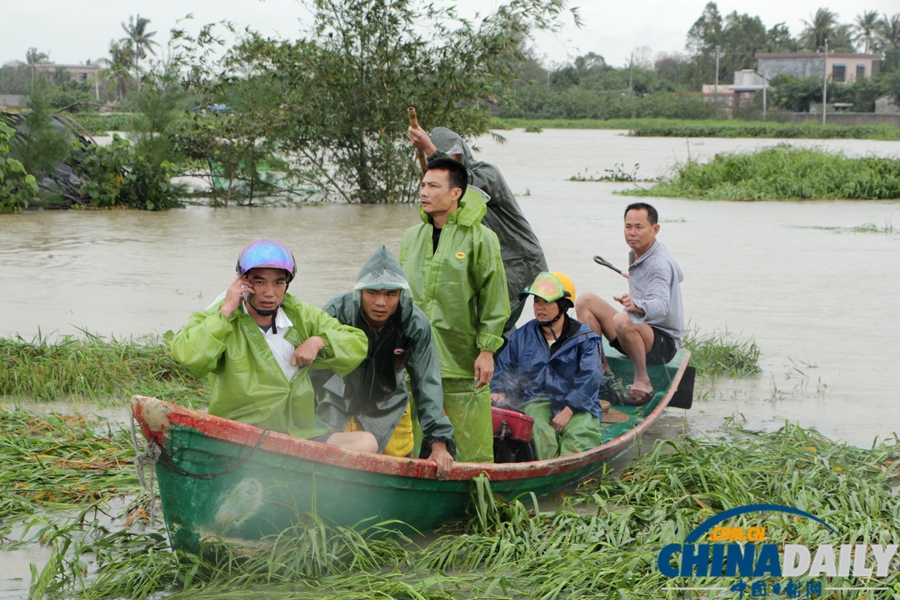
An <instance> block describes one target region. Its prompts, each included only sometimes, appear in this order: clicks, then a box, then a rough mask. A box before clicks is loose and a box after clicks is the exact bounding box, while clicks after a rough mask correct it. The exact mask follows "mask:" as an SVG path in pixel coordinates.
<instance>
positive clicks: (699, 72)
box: [498, 2, 900, 119]
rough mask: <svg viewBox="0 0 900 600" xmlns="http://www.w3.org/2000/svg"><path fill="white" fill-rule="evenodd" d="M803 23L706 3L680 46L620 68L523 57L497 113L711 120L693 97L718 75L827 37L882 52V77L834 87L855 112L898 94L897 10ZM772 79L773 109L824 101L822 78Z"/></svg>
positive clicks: (827, 13)
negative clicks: (794, 26)
mask: <svg viewBox="0 0 900 600" xmlns="http://www.w3.org/2000/svg"><path fill="white" fill-rule="evenodd" d="M803 23H804V29H803V30H802V31H801V32H800V34H799V35H797V36H793V35H792V34H791V32H790V30H789V29H788V27H787V25H786V24H785V23H777V24H775V25H773V26H771V27H766V25H765V24H764V23H763V21H762V19H761V18H760V17H758V16H752V15H750V14H746V13H744V14H740V13H738V12H737V11H734V12H732V13H730V14H728V15H725V16H723V15H722V14H721V13H720V12H719V9H718V6H717V4H716V3H715V2H709V3H708V4H707V5H706V6H705V8H704V9H703V12H702V13H701V15H700V17H699V18H698V19H697V20H696V21H695V22H694V24H693V25H692V26H691V28H690V29H689V30H688V32H687V35H686V40H685V52H661V53H659V54H657V55H656V56H655V57H652V56H651V51H650V49H649V48H647V47H642V48H637V49H635V50H636V51H635V52H634V53H633V54H632V57H631V59H630V61H629V64H626V65H625V66H621V67H615V66H613V65H609V64H607V63H606V61H605V60H604V58H603V56H601V55H599V54H596V53H594V52H589V53H587V54H585V55H583V56H579V57H577V58H575V59H574V60H571V61H569V62H568V63H567V64H563V65H556V66H546V65H544V64H543V63H542V62H541V61H540V60H539V59H538V58H536V56H535V55H534V54H533V53H531V54H530V55H528V54H527V55H526V60H525V61H523V62H522V63H520V64H519V65H518V66H517V69H518V75H519V77H518V79H517V82H516V85H515V87H514V88H513V91H512V93H511V94H510V96H509V98H508V99H507V101H506V102H505V103H503V104H501V106H500V107H499V109H498V111H499V114H500V115H501V116H506V117H520V118H551V119H552V118H566V119H578V118H600V119H606V118H629V117H632V118H633V117H665V118H685V119H692V118H707V117H712V116H714V114H715V110H714V108H713V107H710V106H708V105H706V104H705V103H704V102H703V101H702V100H701V99H700V98H697V97H696V95H695V94H696V92H699V91H700V90H701V88H702V86H703V85H704V84H712V83H714V82H715V81H716V79H717V75H718V81H719V82H720V83H721V84H726V83H731V82H732V81H733V76H734V72H735V71H740V70H743V69H754V68H755V67H756V58H755V57H756V54H760V53H800V52H804V53H805V52H821V51H823V50H824V46H825V40H826V39H827V40H828V49H829V52H864V53H874V52H878V53H882V54H883V56H884V59H883V61H882V63H881V74H880V76H878V77H876V78H872V79H870V80H865V81H858V82H854V83H853V84H850V85H843V86H842V85H837V86H835V87H834V90H833V93H834V95H833V96H832V99H833V100H834V101H839V102H851V103H853V104H854V110H857V111H860V112H866V111H871V110H873V109H874V102H875V98H877V97H878V96H881V95H885V94H892V95H894V97H895V98H898V100H900V94H898V90H900V79H898V77H900V76H898V75H897V72H898V71H900V13H898V14H895V15H887V14H881V15H879V14H878V13H877V12H876V11H863V12H862V13H860V14H859V15H857V16H856V17H855V18H854V20H853V21H852V22H851V23H842V22H840V21H839V17H838V15H837V14H836V13H834V12H833V11H831V10H829V9H827V8H820V9H818V10H817V11H816V12H815V13H814V14H812V15H810V18H809V20H804V22H803ZM717 58H718V73H717V71H716V64H717ZM772 85H773V86H774V87H776V88H779V91H777V92H776V94H775V95H773V97H772V98H771V102H772V104H773V106H775V107H780V108H783V109H785V110H788V111H806V110H809V105H810V103H811V102H821V99H822V98H821V78H810V79H808V80H798V79H797V78H791V77H785V76H782V77H781V78H780V79H777V80H775V81H772ZM817 89H818V93H817V92H816V90H817ZM817 94H818V95H817ZM830 95H831V94H830ZM760 100H761V99H760Z"/></svg>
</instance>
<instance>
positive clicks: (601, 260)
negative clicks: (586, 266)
mask: <svg viewBox="0 0 900 600" xmlns="http://www.w3.org/2000/svg"><path fill="white" fill-rule="evenodd" d="M594 262H595V263H597V264H598V265H603V266H604V267H607V268H610V269H612V270H613V271H615V272H616V273H618V274H619V275H624V273H622V271H620V270H619V269H617V268H615V267H614V266H613V264H612V263H611V262H609V261H608V260H606V259H605V258H603V257H602V256H595V257H594Z"/></svg>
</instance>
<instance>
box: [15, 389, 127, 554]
mask: <svg viewBox="0 0 900 600" xmlns="http://www.w3.org/2000/svg"><path fill="white" fill-rule="evenodd" d="M123 410H124V409H123ZM129 435H130V434H129V433H127V432H126V431H125V430H124V429H122V427H121V426H120V425H119V424H118V423H114V422H109V421H106V420H102V419H98V418H92V417H85V416H82V415H59V414H47V415H39V414H35V413H32V412H30V411H27V410H24V409H20V408H10V407H6V408H4V407H2V406H0V464H2V465H3V468H2V471H0V538H2V537H6V536H7V535H8V534H9V529H10V526H11V525H12V523H13V522H14V521H15V520H16V519H18V518H20V517H22V516H24V515H29V514H33V513H35V512H38V511H44V512H46V511H48V510H59V509H67V510H72V509H79V508H80V507H82V506H84V505H91V506H93V505H97V504H100V505H102V504H103V503H104V502H107V501H109V500H110V499H112V498H116V497H121V496H123V495H125V494H136V493H138V492H139V491H140V487H139V484H138V478H137V474H136V472H135V470H134V466H133V464H132V461H133V460H134V450H133V449H132V444H131V439H130V437H129Z"/></svg>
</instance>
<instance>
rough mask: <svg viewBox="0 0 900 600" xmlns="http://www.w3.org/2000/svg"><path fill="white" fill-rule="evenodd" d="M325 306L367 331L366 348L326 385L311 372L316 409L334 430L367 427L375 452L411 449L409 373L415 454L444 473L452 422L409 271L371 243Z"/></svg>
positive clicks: (401, 452) (449, 460) (447, 465)
mask: <svg viewBox="0 0 900 600" xmlns="http://www.w3.org/2000/svg"><path fill="white" fill-rule="evenodd" d="M323 310H324V311H325V312H327V313H328V314H330V315H331V316H333V317H335V318H336V319H337V320H339V321H340V322H341V323H344V324H346V325H352V326H353V327H357V328H359V329H360V330H362V331H363V332H364V333H365V334H366V336H367V337H368V339H369V353H368V355H367V356H366V359H365V360H364V361H363V362H362V364H361V365H359V366H358V367H357V368H356V369H355V370H354V371H353V372H352V373H350V374H349V375H347V376H346V377H343V378H340V377H336V376H332V377H331V378H330V380H328V381H327V382H325V383H324V385H319V382H318V381H317V379H318V378H317V377H313V382H314V383H316V386H317V390H316V391H317V394H318V397H319V403H318V406H317V407H316V414H317V415H318V417H319V418H320V419H321V420H322V421H323V422H324V423H326V424H327V425H329V426H330V427H331V428H332V429H335V430H337V431H341V430H346V429H348V428H349V429H353V430H364V431H368V432H371V433H372V434H374V435H375V439H376V440H378V451H379V452H382V453H384V454H389V455H392V456H409V455H410V453H411V452H412V450H413V443H414V440H413V424H412V418H411V417H410V407H409V394H408V393H407V390H406V376H407V375H409V382H410V385H411V391H412V395H413V397H414V398H415V399H416V408H417V418H418V420H419V424H420V426H421V428H422V432H423V434H424V439H423V446H422V452H421V453H420V457H421V458H430V459H432V460H434V461H436V462H437V476H438V478H439V479H444V478H446V477H447V476H449V475H450V471H451V469H452V468H453V456H452V454H453V453H455V451H456V444H455V442H454V440H453V425H451V424H450V419H449V418H447V416H446V415H445V414H444V394H443V391H442V390H441V369H440V366H439V365H438V359H437V352H436V351H435V349H434V343H433V341H432V337H431V324H430V323H429V322H428V318H427V317H426V316H425V313H423V312H422V311H421V310H420V309H419V308H418V307H416V306H415V305H414V304H413V300H412V295H410V293H409V284H408V283H407V281H406V275H405V274H404V273H403V269H401V268H400V263H398V262H397V259H396V258H394V256H393V255H392V254H391V252H390V250H388V249H387V246H381V247H380V248H379V249H378V250H376V251H375V254H373V255H372V257H371V258H370V259H369V260H368V262H366V264H365V265H364V266H363V268H362V270H360V272H359V277H358V278H357V280H356V285H355V286H354V291H352V292H347V293H345V294H342V295H340V296H338V297H336V298H333V299H332V300H330V301H329V302H328V304H326V305H325V307H324V309H323ZM404 370H405V373H404Z"/></svg>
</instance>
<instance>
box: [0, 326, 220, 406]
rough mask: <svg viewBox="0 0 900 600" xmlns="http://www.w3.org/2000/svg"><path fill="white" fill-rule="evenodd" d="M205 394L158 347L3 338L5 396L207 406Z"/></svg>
mask: <svg viewBox="0 0 900 600" xmlns="http://www.w3.org/2000/svg"><path fill="white" fill-rule="evenodd" d="M205 388H206V385H205V383H203V382H199V381H197V380H196V379H194V378H193V377H192V376H191V375H190V374H189V373H188V372H187V370H186V369H185V368H184V367H182V366H181V365H180V364H179V363H178V362H177V361H176V360H175V358H174V357H173V356H172V353H171V352H170V351H169V349H168V347H167V346H165V345H163V344H160V343H157V342H156V341H149V342H138V341H135V340H131V339H128V340H120V339H115V338H112V339H105V338H103V337H101V336H97V335H92V334H89V333H86V332H85V334H84V337H77V338H76V337H74V336H66V337H63V338H61V339H59V340H58V341H53V342H51V341H50V340H48V339H47V338H45V337H42V336H41V335H38V336H36V337H35V338H34V339H33V340H31V341H26V340H25V339H23V338H22V337H19V336H17V337H15V338H0V396H10V397H14V398H22V399H29V400H41V401H52V400H60V399H69V398H73V397H75V398H88V399H91V400H108V399H110V398H120V399H128V398H130V397H131V396H132V395H134V394H140V395H144V396H153V397H155V398H159V399H161V400H173V401H177V402H178V403H179V404H182V405H203V404H204V403H206V402H208V400H207V399H206V396H208V393H207V390H206V389H205Z"/></svg>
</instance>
